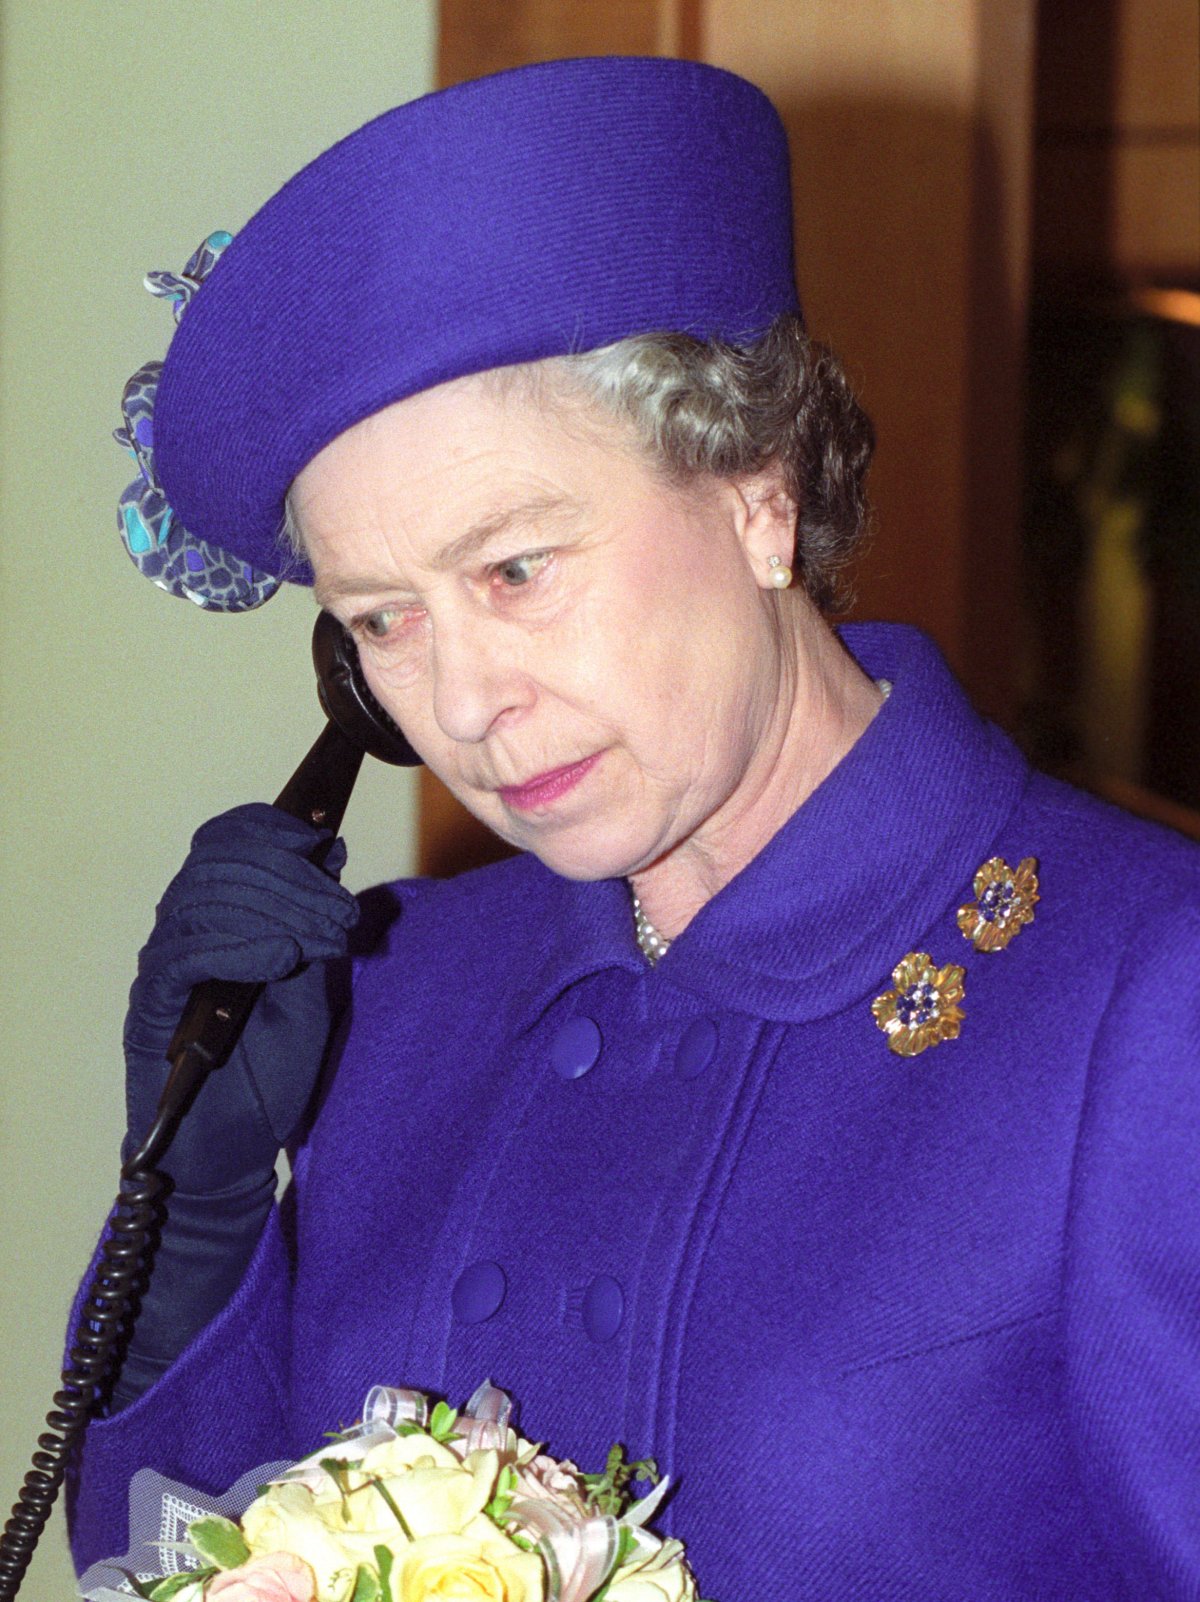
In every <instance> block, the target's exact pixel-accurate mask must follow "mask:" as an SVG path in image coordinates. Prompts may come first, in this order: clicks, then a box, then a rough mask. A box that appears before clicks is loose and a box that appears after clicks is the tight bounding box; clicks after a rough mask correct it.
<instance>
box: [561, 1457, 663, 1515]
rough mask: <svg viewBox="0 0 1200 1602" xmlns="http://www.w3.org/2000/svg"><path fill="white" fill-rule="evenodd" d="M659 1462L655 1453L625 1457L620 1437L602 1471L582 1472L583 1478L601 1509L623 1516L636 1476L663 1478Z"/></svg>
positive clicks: (651, 1479)
mask: <svg viewBox="0 0 1200 1602" xmlns="http://www.w3.org/2000/svg"><path fill="white" fill-rule="evenodd" d="M660 1477H661V1476H660V1475H659V1472H658V1465H657V1463H655V1461H654V1459H653V1458H652V1457H643V1458H639V1459H638V1460H637V1461H636V1462H633V1463H627V1462H626V1461H625V1448H624V1447H623V1446H622V1445H621V1443H620V1442H619V1441H618V1442H617V1443H616V1444H615V1445H614V1446H610V1447H609V1449H608V1461H607V1463H606V1464H605V1465H604V1472H603V1474H583V1475H581V1476H580V1478H581V1479H582V1480H583V1483H584V1485H585V1486H586V1487H587V1493H588V1501H589V1502H590V1503H591V1504H592V1506H593V1507H594V1508H595V1509H596V1511H597V1512H598V1513H611V1514H612V1515H613V1517H614V1518H620V1516H621V1514H622V1513H623V1512H624V1511H625V1509H626V1507H628V1505H629V1503H630V1501H631V1500H632V1497H633V1490H632V1486H633V1482H634V1480H649V1482H650V1484H651V1485H657V1484H658V1481H659V1479H660Z"/></svg>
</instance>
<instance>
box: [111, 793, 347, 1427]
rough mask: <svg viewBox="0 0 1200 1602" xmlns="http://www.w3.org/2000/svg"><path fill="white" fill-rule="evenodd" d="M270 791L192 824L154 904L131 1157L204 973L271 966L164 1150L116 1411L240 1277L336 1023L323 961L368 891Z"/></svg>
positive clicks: (131, 1111) (131, 1044)
mask: <svg viewBox="0 0 1200 1602" xmlns="http://www.w3.org/2000/svg"><path fill="white" fill-rule="evenodd" d="M323 839H328V835H327V834H326V833H324V832H318V831H317V830H315V829H312V828H310V827H309V826H308V825H307V824H305V823H301V822H299V821H297V820H296V819H294V818H291V817H289V816H288V815H287V814H286V813H284V812H280V811H279V810H278V809H277V808H275V807H270V806H265V805H262V804H258V803H256V804H253V805H250V806H242V807H235V808H234V809H233V811H232V812H226V813H223V814H222V815H221V816H220V817H218V818H214V819H213V820H212V821H211V822H210V823H206V824H205V825H204V826H203V828H201V829H200V830H198V831H197V833H196V836H195V838H194V839H193V841H192V849H191V851H190V852H189V853H188V856H187V860H186V861H185V862H184V865H183V867H182V868H181V869H180V871H179V873H178V874H177V875H176V876H175V878H174V879H173V880H172V881H171V883H170V885H169V886H168V887H167V893H166V894H165V895H164V896H163V898H162V900H161V901H160V902H159V905H158V914H157V918H156V920H155V924H154V929H153V932H152V933H151V935H150V938H149V940H148V941H147V942H146V945H145V947H144V948H143V950H142V953H141V956H140V957H139V959H138V976H137V979H136V980H135V981H134V985H133V989H132V990H131V991H130V994H129V1012H128V1014H127V1016H126V1019H125V1065H126V1080H125V1086H126V1091H125V1095H126V1107H127V1111H128V1133H127V1135H126V1137H125V1148H124V1155H125V1157H126V1158H128V1157H129V1156H130V1155H131V1154H132V1153H133V1152H134V1151H135V1150H136V1149H137V1147H138V1146H139V1145H140V1144H141V1142H142V1140H143V1139H144V1138H145V1136H146V1133H147V1131H148V1130H149V1128H150V1125H151V1123H152V1122H153V1119H154V1114H155V1111H156V1109H157V1107H158V1100H159V1097H160V1095H161V1094H162V1088H163V1085H164V1084H165V1082H166V1079H167V1075H168V1073H169V1072H170V1065H169V1064H168V1063H167V1061H166V1050H167V1047H168V1045H169V1044H170V1041H171V1037H172V1035H173V1034H174V1032H175V1026H176V1024H177V1023H178V1022H179V1016H180V1013H181V1012H182V1011H183V1008H184V1005H185V1004H186V1002H187V999H188V995H189V993H190V991H191V988H192V986H193V985H194V984H197V983H198V982H199V981H200V980H202V979H240V980H247V981H250V982H252V983H258V982H265V984H266V989H265V990H264V991H263V993H262V995H261V996H260V997H259V999H258V1002H257V1004H256V1005H255V1008H254V1011H253V1012H252V1013H251V1015H250V1018H249V1021H248V1022H247V1024H246V1027H245V1029H244V1031H243V1033H242V1036H241V1039H240V1040H239V1041H238V1043H237V1045H236V1046H235V1047H234V1049H233V1051H232V1053H231V1054H230V1057H229V1060H228V1061H227V1062H226V1063H225V1064H224V1065H223V1066H222V1067H220V1068H215V1069H213V1071H212V1072H211V1073H210V1074H209V1075H208V1077H207V1079H206V1080H205V1081H204V1083H203V1084H202V1085H201V1087H200V1090H199V1092H198V1093H197V1095H196V1098H195V1101H194V1102H193V1104H192V1106H191V1107H190V1108H189V1109H188V1111H187V1112H186V1113H185V1114H184V1116H183V1119H182V1121H181V1122H180V1124H179V1126H178V1129H177V1130H176V1133H175V1136H174V1138H173V1139H172V1141H171V1144H170V1145H169V1147H168V1148H167V1151H166V1153H165V1155H164V1157H163V1159H162V1161H161V1162H160V1163H159V1164H158V1168H159V1171H160V1172H162V1173H164V1174H166V1175H168V1176H169V1178H170V1179H171V1180H172V1182H173V1188H172V1189H171V1191H170V1193H169V1194H168V1196H167V1198H166V1217H165V1221H164V1223H163V1225H162V1229H161V1232H160V1237H159V1242H158V1247H157V1250H156V1251H155V1254H154V1261H153V1266H152V1269H151V1273H150V1280H149V1284H148V1286H147V1287H146V1289H145V1291H144V1293H143V1295H142V1298H141V1306H140V1310H139V1312H138V1316H137V1321H136V1323H135V1324H134V1327H133V1335H132V1338H131V1341H130V1345H129V1349H128V1351H127V1352H126V1354H125V1358H124V1362H123V1365H122V1367H121V1371H120V1373H119V1375H118V1376H117V1378H116V1382H115V1384H114V1386H113V1390H112V1395H111V1399H110V1402H109V1408H110V1411H113V1412H117V1411H119V1410H120V1409H121V1408H122V1407H126V1406H128V1405H129V1403H130V1402H132V1401H133V1400H134V1399H135V1398H136V1397H138V1396H140V1395H141V1393H142V1392H143V1391H145V1390H146V1389H148V1387H149V1386H151V1385H152V1384H153V1383H154V1381H155V1380H156V1379H158V1378H159V1376H160V1375H161V1374H163V1373H164V1372H165V1371H166V1370H167V1369H168V1368H169V1367H170V1365H171V1364H172V1362H173V1361H174V1360H175V1358H176V1357H177V1356H178V1355H179V1354H180V1353H181V1352H182V1351H183V1350H184V1348H185V1347H186V1346H187V1345H188V1343H189V1342H190V1341H191V1340H192V1339H193V1338H194V1336H195V1335H196V1334H197V1333H198V1332H199V1331H200V1330H201V1329H203V1327H204V1326H205V1324H207V1323H208V1322H209V1320H210V1319H211V1318H213V1317H214V1316H215V1315H216V1314H218V1313H219V1312H220V1311H221V1309H222V1308H223V1307H224V1306H225V1304H226V1302H227V1301H228V1300H229V1298H230V1297H231V1296H232V1295H233V1294H234V1292H235V1291H236V1289H237V1287H238V1284H239V1283H240V1281H241V1279H242V1276H243V1274H244V1273H245V1270H246V1266H247V1264H248V1263H249V1261H250V1259H251V1257H252V1255H253V1253H254V1248H255V1246H256V1244H257V1242H258V1238H259V1235H260V1234H261V1233H262V1227H263V1224H264V1222H265V1220H266V1218H267V1215H268V1214H269V1212H270V1209H271V1203H272V1200H273V1199H274V1195H275V1162H276V1158H277V1157H278V1155H279V1152H280V1149H281V1148H282V1147H283V1146H284V1145H285V1144H286V1142H287V1140H288V1139H289V1138H290V1136H291V1135H292V1134H293V1133H294V1131H295V1129H296V1126H297V1124H298V1123H299V1121H300V1119H301V1118H302V1116H303V1114H304V1111H305V1108H306V1107H307V1105H308V1102H309V1099H310V1098H311V1096H312V1093H313V1090H314V1088H315V1086H316V1081H317V1075H318V1073H319V1071H320V1068H321V1062H322V1059H323V1058H324V1055H325V1049H326V1046H327V1044H328V1040H329V1032H330V1026H331V1023H332V1016H331V1008H330V1005H329V1002H328V999H327V995H326V973H325V965H326V963H327V961H328V960H329V959H330V958H333V957H338V956H341V955H342V953H343V952H344V951H345V949H346V937H347V935H348V933H349V931H350V929H351V928H353V926H354V924H355V923H356V922H357V920H358V903H357V901H356V900H355V899H354V897H353V896H352V895H351V894H350V892H349V891H348V890H343V889H342V887H341V886H340V885H339V884H338V882H337V874H338V873H339V872H340V871H341V869H342V867H343V865H344V864H345V860H346V850H345V847H344V846H343V844H342V842H341V841H340V840H338V841H335V842H333V843H332V844H331V845H330V846H329V847H328V849H327V852H326V855H325V860H324V865H323V866H318V865H317V864H316V863H314V862H312V861H310V860H309V856H310V853H311V852H313V851H314V850H316V848H317V847H318V846H319V845H320V843H321V841H322V840H323Z"/></svg>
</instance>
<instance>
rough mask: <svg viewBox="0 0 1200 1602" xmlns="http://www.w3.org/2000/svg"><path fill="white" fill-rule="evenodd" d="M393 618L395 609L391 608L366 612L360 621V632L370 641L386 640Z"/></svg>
mask: <svg viewBox="0 0 1200 1602" xmlns="http://www.w3.org/2000/svg"><path fill="white" fill-rule="evenodd" d="M395 617H396V609H395V607H391V606H388V607H382V608H381V609H380V610H379V611H378V612H368V613H367V615H366V617H364V618H363V620H362V631H363V633H364V634H366V635H367V636H368V637H369V638H370V639H372V640H386V639H387V637H388V633H389V631H390V630H391V627H392V623H393V622H394V621H395Z"/></svg>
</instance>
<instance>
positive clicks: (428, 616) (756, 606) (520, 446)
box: [292, 377, 787, 879]
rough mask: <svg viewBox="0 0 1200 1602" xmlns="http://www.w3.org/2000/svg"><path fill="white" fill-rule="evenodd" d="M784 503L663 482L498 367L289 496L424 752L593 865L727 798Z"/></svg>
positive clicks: (746, 719)
mask: <svg viewBox="0 0 1200 1602" xmlns="http://www.w3.org/2000/svg"><path fill="white" fill-rule="evenodd" d="M778 500H779V497H778V496H776V497H775V499H774V502H772V503H770V504H771V506H774V507H775V508H776V509H775V510H771V509H766V510H764V508H765V507H767V506H768V503H767V501H766V500H765V499H764V498H763V497H761V496H759V497H758V499H756V485H755V484H754V483H750V482H747V483H740V484H735V483H730V482H726V481H723V480H711V479H709V480H703V481H701V482H700V483H699V484H696V485H693V486H690V487H688V488H681V487H679V486H677V485H671V484H669V483H668V482H667V481H666V480H665V478H664V477H663V476H662V475H661V474H660V473H657V472H656V471H655V470H654V469H653V468H652V467H651V466H650V465H648V463H647V462H646V460H645V458H644V457H643V456H642V455H641V454H640V453H639V452H638V449H637V446H636V444H635V443H634V442H632V441H631V439H630V437H629V433H628V430H627V429H626V427H625V426H624V425H623V424H620V423H618V422H616V421H614V420H612V419H610V418H608V417H606V416H601V415H599V414H598V413H597V412H596V411H595V409H594V408H592V407H590V406H589V405H588V404H587V403H586V402H584V401H582V400H580V399H578V398H575V397H572V398H571V399H569V400H566V399H563V400H560V401H558V402H555V403H553V404H547V403H546V401H545V400H543V399H539V397H538V395H537V394H536V393H535V392H534V391H533V390H532V388H531V386H528V385H524V384H521V383H519V382H515V383H507V384H506V383H502V382H498V381H497V380H496V379H495V378H494V377H492V378H467V379H460V380H457V381H455V382H453V383H449V384H444V385H442V386H440V387H438V388H436V389H433V390H429V391H426V392H425V393H423V394H421V395H417V396H414V397H413V398H412V399H409V400H405V401H401V402H400V403H398V404H397V405H395V406H392V407H390V408H388V409H387V410H386V411H383V412H381V413H379V414H377V415H376V416H375V417H372V418H368V419H367V420H366V421H364V422H362V423H360V424H358V425H357V426H356V427H354V428H352V429H350V430H349V431H348V432H347V433H345V434H343V435H342V436H341V437H340V438H338V439H337V440H335V441H334V442H333V443H332V444H331V445H329V446H328V447H327V448H326V449H325V450H323V451H322V452H321V453H320V455H318V456H317V457H316V458H315V459H314V460H313V461H312V462H311V463H310V464H309V465H308V466H307V467H306V468H305V469H304V471H303V472H302V473H301V474H300V476H299V477H298V479H297V480H296V483H295V485H294V488H293V494H292V508H293V512H294V515H295V516H296V518H297V520H298V523H299V526H300V530H301V533H302V535H303V538H304V543H305V547H306V550H307V552H308V555H309V558H310V560H311V562H312V566H313V569H314V572H315V574H316V593H317V598H318V600H319V601H320V602H321V604H322V605H324V606H327V607H328V608H329V609H330V610H331V611H332V612H334V613H335V614H336V616H337V617H339V618H340V619H341V620H342V622H343V623H345V624H346V625H347V626H348V627H349V628H350V630H351V631H352V633H353V635H354V638H355V640H356V641H357V643H358V647H359V652H360V656H361V660H362V666H363V670H364V672H365V674H366V677H367V681H368V683H369V684H370V686H371V688H372V690H373V691H374V693H375V695H376V696H377V697H378V699H379V700H380V701H381V702H382V703H383V705H384V706H385V707H386V708H387V709H388V711H389V712H390V713H391V715H392V716H393V717H394V718H395V720H396V721H397V722H398V723H399V724H400V725H401V726H402V727H403V729H404V731H405V733H406V734H407V736H408V738H409V739H410V740H411V742H412V744H413V745H414V746H415V748H416V750H417V751H418V752H419V753H420V755H421V757H422V758H423V759H424V761H425V762H426V763H427V764H428V766H429V767H430V768H431V769H432V770H433V772H434V773H436V774H437V775H438V777H439V778H440V779H442V780H443V782H444V783H445V784H446V785H447V786H448V788H449V789H450V790H451V791H453V793H454V794H455V795H456V796H457V797H458V798H459V800H461V801H462V802H463V804H464V805H465V806H466V807H468V808H469V809H470V810H471V811H472V812H473V813H475V814H476V815H477V816H478V817H480V818H482V819H483V820H484V822H485V823H487V824H489V825H490V826H491V827H492V828H493V829H494V830H495V831H496V832H497V833H498V834H500V835H502V836H503V837H504V838H505V839H506V840H509V841H511V842H512V843H513V844H514V845H516V846H518V847H521V848H523V849H527V850H530V851H533V852H535V853H536V854H537V855H538V856H539V857H540V858H541V859H542V860H543V861H544V862H545V863H546V864H547V865H548V866H549V867H551V868H553V869H554V870H555V871H557V872H559V873H562V874H565V875H567V876H568V877H571V878H579V879H593V878H602V877H609V876H613V875H618V874H629V873H631V872H633V871H635V870H639V869H642V868H644V867H647V866H648V865H650V864H652V863H655V862H657V861H659V860H660V859H662V858H663V857H664V856H665V855H666V854H667V853H669V852H670V851H672V850H673V849H674V848H675V847H677V846H678V845H679V844H680V843H681V842H684V841H690V842H691V843H692V844H693V845H703V842H704V837H705V833H706V831H717V832H719V831H720V830H721V828H722V820H723V819H724V818H725V817H726V816H727V814H728V812H729V810H730V808H731V807H732V808H733V809H734V811H736V797H737V794H738V791H739V787H740V786H742V785H743V784H744V783H746V782H749V780H748V775H749V773H750V771H751V769H752V767H753V762H754V757H755V753H756V750H758V749H760V746H761V742H762V740H763V736H764V734H765V732H766V731H767V729H768V727H769V726H770V724H771V722H772V720H773V719H775V718H776V717H777V713H778V707H779V702H780V697H781V682H782V675H783V668H782V660H781V659H782V651H781V646H780V638H779V632H780V631H779V621H778V619H779V609H778V603H777V599H776V597H774V596H772V595H771V593H770V592H769V591H768V590H767V589H766V588H765V586H766V583H767V579H768V569H767V566H766V557H767V555H768V554H769V553H770V552H771V551H780V550H783V551H786V549H787V544H786V539H785V536H784V535H781V533H780V532H779V530H778V529H777V528H771V529H768V528H767V527H766V523H767V522H769V521H771V520H772V519H775V518H776V517H777V516H778V511H777V506H776V503H777V502H778Z"/></svg>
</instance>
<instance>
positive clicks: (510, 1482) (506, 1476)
mask: <svg viewBox="0 0 1200 1602" xmlns="http://www.w3.org/2000/svg"><path fill="white" fill-rule="evenodd" d="M516 1494H517V1471H516V1469H515V1468H514V1467H513V1466H512V1464H511V1463H506V1464H505V1465H504V1467H503V1468H502V1469H501V1470H500V1472H499V1474H497V1476H496V1489H495V1491H494V1492H493V1493H492V1500H491V1501H490V1502H489V1503H488V1505H487V1506H486V1507H485V1508H484V1510H483V1511H484V1512H485V1513H486V1514H487V1516H488V1518H490V1519H491V1520H492V1522H493V1524H503V1523H504V1519H505V1516H506V1515H507V1513H508V1510H509V1508H510V1507H511V1506H512V1503H513V1498H514V1497H515V1496H516Z"/></svg>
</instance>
